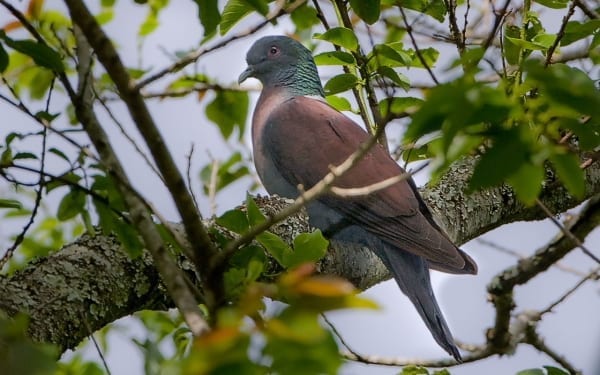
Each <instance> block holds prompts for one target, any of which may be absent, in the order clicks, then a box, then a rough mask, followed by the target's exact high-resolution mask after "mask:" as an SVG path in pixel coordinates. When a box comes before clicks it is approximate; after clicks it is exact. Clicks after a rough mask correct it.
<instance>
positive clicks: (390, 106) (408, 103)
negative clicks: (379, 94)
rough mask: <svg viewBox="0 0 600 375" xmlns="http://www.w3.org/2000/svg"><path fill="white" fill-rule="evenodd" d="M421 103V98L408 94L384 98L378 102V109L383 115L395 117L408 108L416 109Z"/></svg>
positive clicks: (402, 113)
mask: <svg viewBox="0 0 600 375" xmlns="http://www.w3.org/2000/svg"><path fill="white" fill-rule="evenodd" d="M422 104H423V99H419V98H413V97H410V96H404V97H397V96H395V97H392V98H385V99H383V100H382V101H380V102H379V105H378V106H379V110H380V111H381V115H382V116H383V117H387V116H392V117H397V116H401V115H404V114H405V113H406V111H408V110H411V111H412V110H415V109H418V108H419V107H420V106H421V105H422Z"/></svg>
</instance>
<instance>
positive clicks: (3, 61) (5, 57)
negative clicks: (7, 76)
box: [0, 43, 9, 73]
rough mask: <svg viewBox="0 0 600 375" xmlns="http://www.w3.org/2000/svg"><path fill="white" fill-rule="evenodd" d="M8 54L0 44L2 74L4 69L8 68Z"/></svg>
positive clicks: (0, 69) (0, 71)
mask: <svg viewBox="0 0 600 375" xmlns="http://www.w3.org/2000/svg"><path fill="white" fill-rule="evenodd" d="M8 61H9V58H8V53H7V52H6V50H5V49H4V46H2V44H1V43H0V73H4V71H5V70H6V68H7V67H8Z"/></svg>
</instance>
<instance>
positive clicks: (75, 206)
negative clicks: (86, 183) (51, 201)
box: [56, 189, 86, 221]
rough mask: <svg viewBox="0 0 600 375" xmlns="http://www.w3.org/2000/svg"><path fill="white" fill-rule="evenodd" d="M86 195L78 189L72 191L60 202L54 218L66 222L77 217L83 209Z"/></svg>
mask: <svg viewBox="0 0 600 375" xmlns="http://www.w3.org/2000/svg"><path fill="white" fill-rule="evenodd" d="M85 198H86V195H85V193H84V192H83V191H81V190H79V189H72V190H71V191H70V192H68V193H67V194H66V195H65V196H64V197H63V198H62V199H61V201H60V203H59V205H58V211H57V212H56V217H57V218H58V219H59V220H61V221H66V220H69V219H72V218H73V217H75V216H77V215H78V214H79V213H80V212H82V211H83V210H84V209H85Z"/></svg>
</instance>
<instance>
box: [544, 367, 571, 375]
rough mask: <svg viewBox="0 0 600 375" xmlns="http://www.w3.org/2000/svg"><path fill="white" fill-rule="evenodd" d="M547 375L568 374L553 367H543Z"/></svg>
mask: <svg viewBox="0 0 600 375" xmlns="http://www.w3.org/2000/svg"><path fill="white" fill-rule="evenodd" d="M544 368H545V369H546V372H547V373H548V375H568V374H569V373H568V372H567V371H565V370H563V369H561V368H558V367H554V366H544Z"/></svg>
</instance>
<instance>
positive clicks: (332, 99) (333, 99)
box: [325, 95, 352, 111]
mask: <svg viewBox="0 0 600 375" xmlns="http://www.w3.org/2000/svg"><path fill="white" fill-rule="evenodd" d="M325 100H327V103H329V105H330V106H332V107H333V108H335V109H337V110H338V111H351V110H352V106H351V105H350V102H349V101H348V99H346V98H344V97H342V96H337V95H328V96H326V97H325Z"/></svg>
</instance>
